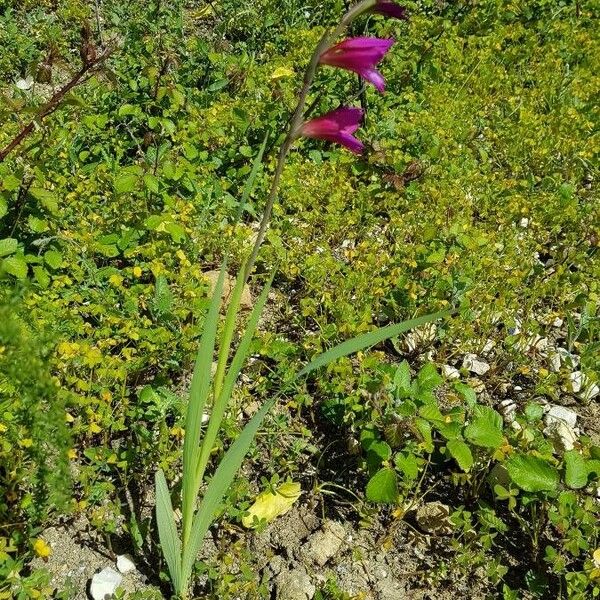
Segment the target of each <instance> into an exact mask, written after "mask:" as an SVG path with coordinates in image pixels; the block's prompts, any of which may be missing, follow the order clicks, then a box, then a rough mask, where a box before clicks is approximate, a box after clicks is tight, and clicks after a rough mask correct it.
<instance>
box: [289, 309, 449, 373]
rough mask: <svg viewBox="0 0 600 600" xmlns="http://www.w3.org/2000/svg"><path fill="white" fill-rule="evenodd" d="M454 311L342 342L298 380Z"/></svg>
mask: <svg viewBox="0 0 600 600" xmlns="http://www.w3.org/2000/svg"><path fill="white" fill-rule="evenodd" d="M451 312H452V310H450V309H447V310H441V311H439V312H437V313H433V314H431V315H424V316H422V317H417V318H416V319H410V320H409V321H403V322H402V323H396V324H393V325H388V326H387V327H380V328H379V329H375V330H374V331H369V332H368V333H363V334H362V335H359V336H357V337H354V338H352V339H350V340H347V341H345V342H342V343H341V344H338V345H337V346H334V347H333V348H331V350H327V351H326V352H323V353H322V354H319V356H317V357H316V358H314V359H313V360H311V361H310V362H309V363H308V364H307V365H306V366H305V367H304V368H303V369H302V370H301V371H300V372H299V373H298V375H296V379H299V378H300V377H303V376H304V375H308V374H309V373H310V372H311V371H314V370H315V369H318V368H319V367H323V366H325V365H327V364H329V363H330V362H333V361H334V360H337V359H338V358H341V357H342V356H348V355H349V354H354V353H355V352H359V351H360V350H362V349H363V348H368V347H370V346H375V345H376V344H379V343H380V342H383V341H384V340H389V339H390V338H393V337H396V336H398V335H400V334H401V333H404V332H405V331H409V330H410V329H414V328H415V327H421V325H425V324H427V323H430V322H431V321H435V320H437V319H441V318H443V317H447V316H448V315H450V314H451Z"/></svg>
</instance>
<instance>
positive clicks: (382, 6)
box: [372, 0, 408, 19]
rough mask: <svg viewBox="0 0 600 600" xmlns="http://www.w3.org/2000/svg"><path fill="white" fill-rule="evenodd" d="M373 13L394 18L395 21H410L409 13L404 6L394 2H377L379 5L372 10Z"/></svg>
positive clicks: (383, 0)
mask: <svg viewBox="0 0 600 600" xmlns="http://www.w3.org/2000/svg"><path fill="white" fill-rule="evenodd" d="M372 10H373V12H376V13H379V14H382V15H385V16H386V17H393V18H394V19H408V13H407V11H406V8H404V6H400V5H399V4H396V3H395V2H393V0H377V4H375V6H374V7H373V8H372Z"/></svg>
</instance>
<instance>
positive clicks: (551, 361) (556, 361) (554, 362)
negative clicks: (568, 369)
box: [548, 352, 562, 373]
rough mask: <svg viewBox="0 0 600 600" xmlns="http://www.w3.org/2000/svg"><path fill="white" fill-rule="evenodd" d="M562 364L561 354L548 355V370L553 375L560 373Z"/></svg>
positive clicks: (552, 353)
mask: <svg viewBox="0 0 600 600" xmlns="http://www.w3.org/2000/svg"><path fill="white" fill-rule="evenodd" d="M561 363H562V359H561V355H560V352H550V354H548V368H549V369H550V370H551V371H552V372H553V373H558V372H559V371H560V365H561Z"/></svg>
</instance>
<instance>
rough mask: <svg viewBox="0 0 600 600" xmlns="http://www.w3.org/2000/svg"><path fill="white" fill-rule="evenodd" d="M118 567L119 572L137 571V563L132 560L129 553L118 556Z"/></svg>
mask: <svg viewBox="0 0 600 600" xmlns="http://www.w3.org/2000/svg"><path fill="white" fill-rule="evenodd" d="M117 569H118V571H119V573H123V575H125V573H129V572H131V571H135V563H134V562H133V561H132V560H131V556H129V554H120V555H119V556H117Z"/></svg>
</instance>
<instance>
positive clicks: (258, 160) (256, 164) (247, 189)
mask: <svg viewBox="0 0 600 600" xmlns="http://www.w3.org/2000/svg"><path fill="white" fill-rule="evenodd" d="M269 135H271V130H268V131H267V133H266V134H265V139H264V140H263V143H262V146H261V147H260V150H259V151H258V154H257V155H256V157H255V158H254V161H253V162H252V170H251V171H250V175H248V179H246V183H245V185H244V191H243V192H242V197H241V199H240V204H239V206H238V210H237V214H236V216H235V221H236V223H237V222H238V221H239V220H240V219H241V218H242V214H243V212H244V208H245V207H246V204H247V203H248V198H250V194H251V193H252V190H253V189H254V182H255V181H256V176H257V175H258V170H259V169H260V165H261V164H262V159H263V155H264V153H265V148H266V147H267V141H268V140H269Z"/></svg>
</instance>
